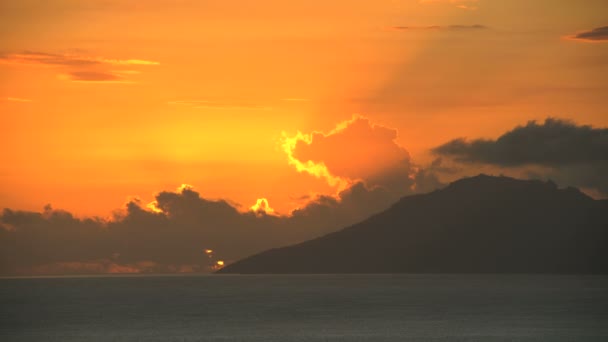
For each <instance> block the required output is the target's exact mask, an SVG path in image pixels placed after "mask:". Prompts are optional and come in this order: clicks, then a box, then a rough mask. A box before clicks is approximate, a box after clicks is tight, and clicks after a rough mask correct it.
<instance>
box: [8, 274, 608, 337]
mask: <svg viewBox="0 0 608 342" xmlns="http://www.w3.org/2000/svg"><path fill="white" fill-rule="evenodd" d="M0 341H62V342H66V341H89V342H95V341H184V342H185V341H264V342H268V341H285V342H289V341H608V277H606V276H557V275H556V276H550V275H196V276H195V275H189V276H105V277H57V278H12V279H7V278H5V279H0Z"/></svg>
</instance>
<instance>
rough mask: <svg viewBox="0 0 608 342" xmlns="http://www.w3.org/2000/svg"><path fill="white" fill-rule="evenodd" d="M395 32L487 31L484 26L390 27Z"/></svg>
mask: <svg viewBox="0 0 608 342" xmlns="http://www.w3.org/2000/svg"><path fill="white" fill-rule="evenodd" d="M390 29H391V30H395V31H411V30H436V31H466V30H487V29H488V27H487V26H485V25H479V24H476V25H430V26H391V27H390Z"/></svg>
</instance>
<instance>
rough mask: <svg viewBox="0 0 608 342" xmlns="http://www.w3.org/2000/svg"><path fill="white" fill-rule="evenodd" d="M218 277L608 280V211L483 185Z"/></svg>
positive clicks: (470, 184) (550, 194)
mask: <svg viewBox="0 0 608 342" xmlns="http://www.w3.org/2000/svg"><path fill="white" fill-rule="evenodd" d="M218 273H571V274H595V273H601V274H605V273H608V201H607V200H594V199H592V198H590V197H588V196H587V195H585V194H583V193H582V192H580V191H579V190H578V189H575V188H566V189H558V187H557V186H556V185H555V184H554V183H553V182H550V181H549V182H542V181H537V180H517V179H513V178H509V177H503V176H501V177H494V176H487V175H483V174H482V175H479V176H476V177H471V178H464V179H461V180H458V181H456V182H454V183H451V184H450V185H449V186H447V187H445V188H444V189H441V190H437V191H434V192H431V193H428V194H422V195H414V196H408V197H404V198H402V199H401V200H399V201H398V202H397V203H396V204H394V205H393V206H392V207H390V208H389V209H387V210H386V211H384V212H381V213H379V214H376V215H374V216H372V217H370V218H368V219H366V220H364V221H362V222H360V223H358V224H355V225H352V226H350V227H348V228H345V229H343V230H340V231H337V232H334V233H331V234H328V235H324V236H322V237H319V238H316V239H313V240H309V241H306V242H303V243H300V244H297V245H293V246H288V247H283V248H275V249H271V250H268V251H265V252H262V253H259V254H256V255H253V256H251V257H248V258H246V259H243V260H241V261H238V262H235V263H233V264H231V265H228V266H226V267H225V268H223V269H221V270H219V271H218Z"/></svg>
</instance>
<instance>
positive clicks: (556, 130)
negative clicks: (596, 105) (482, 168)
mask: <svg viewBox="0 0 608 342" xmlns="http://www.w3.org/2000/svg"><path fill="white" fill-rule="evenodd" d="M433 152H434V153H435V154H438V155H442V156H446V157H451V158H453V159H454V160H455V161H457V162H460V163H469V164H470V163H478V164H488V165H494V166H498V167H505V168H518V167H529V166H538V167H540V169H537V170H536V171H534V173H535V174H537V175H544V176H546V177H551V178H555V179H556V180H558V181H561V182H562V183H565V184H567V185H574V186H581V187H591V188H594V189H597V190H599V191H600V192H602V193H605V194H608V179H607V178H606V177H605V175H606V174H607V173H608V129H607V128H595V127H592V126H588V125H577V124H576V123H574V122H572V121H566V120H560V119H552V118H548V119H546V120H545V122H544V123H543V124H538V123H537V122H536V121H530V122H528V123H527V124H526V125H525V126H517V127H515V128H514V129H512V130H510V131H508V132H506V133H504V134H503V135H501V136H500V137H498V138H497V139H475V140H472V141H469V140H467V139H464V138H460V139H455V140H452V141H450V142H447V143H445V144H443V145H441V146H438V147H436V148H434V149H433Z"/></svg>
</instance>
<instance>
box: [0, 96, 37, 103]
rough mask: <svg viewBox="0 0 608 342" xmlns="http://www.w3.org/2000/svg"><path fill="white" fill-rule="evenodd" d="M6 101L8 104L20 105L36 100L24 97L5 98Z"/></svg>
mask: <svg viewBox="0 0 608 342" xmlns="http://www.w3.org/2000/svg"><path fill="white" fill-rule="evenodd" d="M4 100H5V101H7V102H20V103H28V102H34V100H31V99H26V98H23V97H5V98H4Z"/></svg>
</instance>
